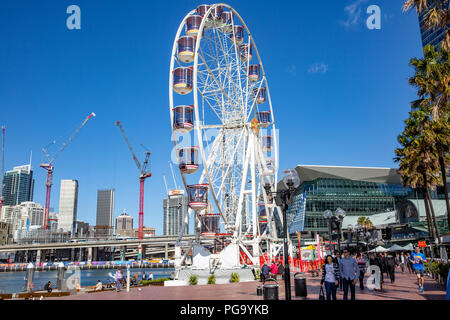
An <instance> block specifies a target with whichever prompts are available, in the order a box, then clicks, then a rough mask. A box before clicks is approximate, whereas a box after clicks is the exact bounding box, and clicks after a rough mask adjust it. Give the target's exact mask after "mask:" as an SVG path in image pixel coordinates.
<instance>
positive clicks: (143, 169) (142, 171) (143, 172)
mask: <svg viewBox="0 0 450 320" xmlns="http://www.w3.org/2000/svg"><path fill="white" fill-rule="evenodd" d="M116 126H118V127H119V129H120V132H121V133H122V135H123V138H124V139H125V142H126V143H127V146H128V149H129V150H130V152H131V155H132V156H133V160H134V163H135V164H136V167H137V168H138V170H139V231H138V239H144V181H145V179H147V178H150V177H151V176H152V174H151V173H150V171H147V167H148V160H149V158H150V151H149V150H148V149H147V148H145V147H144V146H143V145H142V144H141V146H142V147H143V148H144V149H145V152H144V156H145V158H144V163H143V164H142V166H141V163H140V162H139V160H138V159H137V157H136V154H135V153H134V150H133V147H132V146H131V144H130V141H128V138H127V135H126V134H125V130H124V129H123V126H122V124H121V123H120V121H116Z"/></svg>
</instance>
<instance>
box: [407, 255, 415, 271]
mask: <svg viewBox="0 0 450 320" xmlns="http://www.w3.org/2000/svg"><path fill="white" fill-rule="evenodd" d="M409 258H411V253H409V252H407V253H406V266H407V267H408V271H409V273H413V272H414V270H413V266H412V263H411V260H409Z"/></svg>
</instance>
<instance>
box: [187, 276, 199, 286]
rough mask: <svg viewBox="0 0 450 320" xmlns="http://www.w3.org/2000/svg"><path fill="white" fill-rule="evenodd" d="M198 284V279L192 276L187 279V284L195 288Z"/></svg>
mask: <svg viewBox="0 0 450 320" xmlns="http://www.w3.org/2000/svg"><path fill="white" fill-rule="evenodd" d="M197 283H198V277H197V276H196V275H195V274H194V275H192V276H190V277H189V284H190V285H191V286H195V285H196V284H197Z"/></svg>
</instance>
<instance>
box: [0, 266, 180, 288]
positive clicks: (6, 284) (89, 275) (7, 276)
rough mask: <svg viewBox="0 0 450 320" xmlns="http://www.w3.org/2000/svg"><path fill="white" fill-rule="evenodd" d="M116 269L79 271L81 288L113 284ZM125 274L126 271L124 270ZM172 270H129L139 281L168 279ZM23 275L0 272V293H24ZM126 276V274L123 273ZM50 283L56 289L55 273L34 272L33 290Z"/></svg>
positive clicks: (21, 273)
mask: <svg viewBox="0 0 450 320" xmlns="http://www.w3.org/2000/svg"><path fill="white" fill-rule="evenodd" d="M116 270H117V269H99V270H80V273H81V286H82V287H84V286H93V285H95V284H96V283H97V281H98V280H100V281H101V282H102V283H103V284H106V283H107V281H108V279H109V280H110V281H111V282H113V281H114V279H112V278H111V277H110V274H112V275H114V273H115V272H116ZM124 271H125V272H126V270H124ZM173 271H174V269H173V268H165V269H161V268H158V269H151V268H145V269H130V275H131V276H134V274H138V277H139V280H141V279H142V274H143V273H144V272H145V274H146V275H147V276H148V275H149V274H150V273H152V274H153V279H154V280H156V279H160V278H169V277H170V276H171V273H172V272H173ZM25 273H26V272H1V273H0V293H18V292H25V291H26V288H25ZM125 274H126V273H125ZM48 281H51V282H52V287H53V288H55V287H56V281H57V271H36V272H35V273H34V278H33V284H34V290H40V289H44V286H45V284H46V283H47V282H48Z"/></svg>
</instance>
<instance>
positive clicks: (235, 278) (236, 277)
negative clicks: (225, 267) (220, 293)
mask: <svg viewBox="0 0 450 320" xmlns="http://www.w3.org/2000/svg"><path fill="white" fill-rule="evenodd" d="M230 282H231V283H236V282H239V275H238V274H237V273H236V272H233V273H231V277H230Z"/></svg>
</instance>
